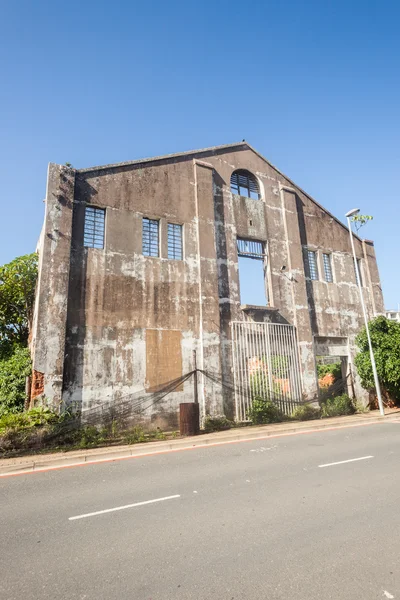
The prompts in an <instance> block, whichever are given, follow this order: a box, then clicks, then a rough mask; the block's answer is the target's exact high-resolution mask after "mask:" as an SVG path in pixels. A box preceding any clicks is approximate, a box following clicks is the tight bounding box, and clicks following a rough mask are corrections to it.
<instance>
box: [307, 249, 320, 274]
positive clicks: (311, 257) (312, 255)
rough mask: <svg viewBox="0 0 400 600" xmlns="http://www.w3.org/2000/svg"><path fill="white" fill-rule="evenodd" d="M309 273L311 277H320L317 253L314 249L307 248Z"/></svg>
mask: <svg viewBox="0 0 400 600" xmlns="http://www.w3.org/2000/svg"><path fill="white" fill-rule="evenodd" d="M307 259H308V273H309V276H310V279H313V280H315V281H316V280H317V279H318V265H317V253H316V252H314V250H307Z"/></svg>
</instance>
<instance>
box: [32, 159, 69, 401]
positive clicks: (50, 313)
mask: <svg viewBox="0 0 400 600" xmlns="http://www.w3.org/2000/svg"><path fill="white" fill-rule="evenodd" d="M74 181H75V172H74V170H72V169H69V168H67V167H63V166H60V165H55V164H50V165H49V169H48V179H47V192H46V201H45V202H46V208H45V222H44V226H43V231H42V235H41V242H40V250H39V254H40V262H39V278H38V284H37V291H36V300H35V311H34V323H33V338H32V343H31V346H32V363H33V373H34V374H35V372H37V373H39V374H43V377H42V376H41V375H40V377H34V378H33V384H34V387H33V389H32V392H33V395H35V394H37V393H42V392H44V394H45V395H46V396H47V397H48V398H49V399H51V401H52V402H53V404H54V406H56V407H58V406H59V405H60V403H61V399H62V383H63V373H64V354H65V336H66V323H67V305H68V297H69V291H68V278H69V268H70V250H71V226H72V213H73V202H74ZM37 380H39V381H40V385H39V384H38V385H36V381H37ZM32 400H34V397H32Z"/></svg>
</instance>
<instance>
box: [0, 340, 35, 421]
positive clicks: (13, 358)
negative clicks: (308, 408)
mask: <svg viewBox="0 0 400 600" xmlns="http://www.w3.org/2000/svg"><path fill="white" fill-rule="evenodd" d="M30 372H31V358H30V355H29V349H28V348H24V347H18V346H16V347H15V348H14V352H13V353H12V354H11V355H10V356H8V357H7V358H3V359H2V360H0V417H1V416H2V415H4V414H9V413H16V412H19V411H21V410H23V408H24V402H25V380H26V377H27V376H28V375H29V374H30Z"/></svg>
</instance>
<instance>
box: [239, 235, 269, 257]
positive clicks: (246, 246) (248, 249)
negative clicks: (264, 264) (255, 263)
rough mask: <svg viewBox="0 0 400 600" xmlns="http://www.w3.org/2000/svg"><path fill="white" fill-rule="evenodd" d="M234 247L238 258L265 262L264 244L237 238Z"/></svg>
mask: <svg viewBox="0 0 400 600" xmlns="http://www.w3.org/2000/svg"><path fill="white" fill-rule="evenodd" d="M236 247H237V253H238V256H242V257H243V258H254V259H255V260H265V242H260V241H259V240H250V239H247V238H241V237H238V238H236Z"/></svg>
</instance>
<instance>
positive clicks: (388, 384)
mask: <svg viewBox="0 0 400 600" xmlns="http://www.w3.org/2000/svg"><path fill="white" fill-rule="evenodd" d="M368 327H369V333H370V336H371V342H372V347H373V349H374V354H375V362H376V370H377V372H378V377H379V381H380V384H381V386H382V387H383V388H384V390H386V391H387V393H388V394H389V396H390V397H391V398H392V399H393V400H397V403H398V404H400V323H398V322H396V321H390V320H389V319H386V318H385V317H382V316H381V317H376V318H375V319H372V321H370V322H369V325H368ZM356 344H357V346H358V348H359V350H360V352H359V353H358V354H357V355H356V357H355V365H356V367H357V371H358V374H359V376H360V378H361V384H362V386H363V387H364V388H365V389H367V390H373V389H374V388H375V381H374V375H373V370H372V365H371V356H370V353H369V345H368V338H367V333H366V331H365V327H364V328H363V329H362V331H361V333H360V334H359V335H358V336H357V338H356Z"/></svg>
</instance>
